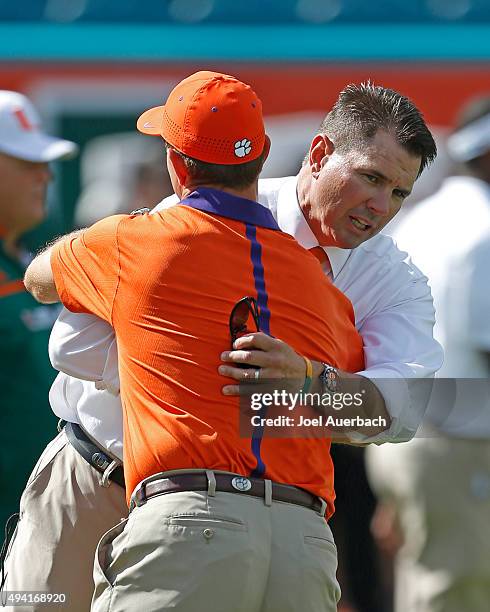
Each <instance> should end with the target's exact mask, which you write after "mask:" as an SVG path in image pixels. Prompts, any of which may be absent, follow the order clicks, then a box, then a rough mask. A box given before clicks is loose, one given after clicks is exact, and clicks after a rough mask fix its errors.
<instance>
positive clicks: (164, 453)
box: [51, 189, 363, 514]
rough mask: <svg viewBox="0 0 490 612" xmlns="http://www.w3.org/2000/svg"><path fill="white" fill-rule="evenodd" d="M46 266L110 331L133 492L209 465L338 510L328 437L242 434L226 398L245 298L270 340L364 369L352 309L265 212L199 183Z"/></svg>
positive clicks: (115, 222) (71, 298)
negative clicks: (226, 367)
mask: <svg viewBox="0 0 490 612" xmlns="http://www.w3.org/2000/svg"><path fill="white" fill-rule="evenodd" d="M51 265H52V269H53V273H54V278H55V282H56V287H57V289H58V293H59V296H60V298H61V300H62V302H63V304H64V305H65V306H66V307H67V308H68V309H69V310H71V311H72V312H86V313H93V314H95V315H97V316H99V317H101V318H102V319H104V320H105V321H107V322H108V323H110V324H111V325H112V326H113V327H114V330H115V333H116V337H117V344H118V351H119V372H120V379H121V399H122V404H123V410H124V469H125V477H126V485H127V492H128V498H129V496H130V495H131V493H132V491H133V489H134V488H135V487H136V485H137V484H138V483H139V482H140V481H141V480H142V479H144V478H146V477H148V476H150V475H152V474H155V473H157V472H161V471H165V470H173V469H185V468H207V469H215V470H225V471H231V472H236V473H238V474H242V475H244V476H249V475H251V474H252V473H253V474H255V475H259V476H263V477H265V478H270V479H272V480H275V481H277V482H284V483H288V484H291V485H296V486H300V487H303V488H305V489H307V490H309V491H311V492H312V493H314V494H316V495H319V496H321V497H323V498H324V499H325V500H326V501H327V504H328V513H329V514H330V513H331V512H332V511H333V499H334V490H333V466H332V461H331V459H330V452H329V451H330V441H329V440H328V439H304V438H294V439H291V438H288V439H284V438H283V439H277V438H275V439H269V438H267V437H264V438H263V439H260V440H258V441H257V440H250V439H247V438H243V437H240V433H239V422H238V421H239V410H238V398H236V397H228V396H224V395H223V394H222V392H221V389H222V386H223V384H225V379H223V378H222V377H220V376H219V375H218V373H217V369H218V366H219V365H220V363H221V360H220V354H221V352H222V351H223V350H227V349H229V347H230V337H229V328H228V320H229V316H230V312H231V310H232V308H233V306H234V304H235V303H236V302H237V301H238V300H240V299H241V298H242V297H244V296H247V295H248V296H254V297H256V299H257V301H258V304H259V307H260V312H261V316H260V327H261V330H262V331H264V332H265V333H268V334H271V335H273V336H275V337H277V338H280V339H282V340H284V341H285V342H287V343H288V344H290V345H291V346H292V347H293V348H294V349H295V350H296V351H297V352H298V353H301V354H304V355H306V356H308V357H310V358H311V359H315V360H322V361H326V362H329V363H331V364H333V365H336V366H338V367H340V368H342V369H347V370H350V371H356V370H358V369H362V367H363V357H362V341H361V339H360V337H359V335H358V333H357V331H356V329H355V327H354V314H353V309H352V305H351V303H350V302H349V300H348V299H347V298H346V297H345V296H344V295H343V294H342V293H341V292H340V291H339V290H338V289H336V288H335V287H334V286H333V285H332V284H331V283H330V281H329V280H328V279H327V278H326V277H325V275H324V274H323V272H322V270H321V267H320V265H319V263H318V262H317V260H316V259H315V258H314V257H313V256H312V255H311V254H310V253H308V251H306V250H305V249H303V248H302V247H301V246H300V245H299V244H298V243H297V242H296V241H295V240H294V239H293V238H292V237H291V236H289V235H288V234H285V233H283V232H281V231H280V230H279V228H278V226H277V224H276V222H275V220H274V218H273V217H272V215H271V213H270V211H269V210H267V209H266V208H264V207H262V206H261V205H260V204H257V203H256V202H252V201H249V200H245V199H243V198H238V197H235V196H232V195H230V194H227V193H224V192H221V191H216V190H213V189H199V191H196V192H194V193H193V194H191V195H190V196H189V197H188V198H187V199H186V200H184V201H182V202H181V203H180V204H178V205H176V206H174V207H172V208H170V209H167V210H164V211H162V212H159V213H156V214H152V215H142V216H141V215H138V216H122V215H118V216H114V217H109V218H107V219H104V220H103V221H100V222H99V223H96V224H95V225H94V226H92V227H91V228H89V229H87V230H85V231H84V232H83V233H82V234H81V235H79V236H78V237H76V238H69V239H67V240H65V241H63V242H61V243H59V244H58V245H57V246H56V247H55V248H54V249H53V253H52V257H51Z"/></svg>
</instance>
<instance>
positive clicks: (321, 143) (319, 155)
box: [308, 134, 335, 178]
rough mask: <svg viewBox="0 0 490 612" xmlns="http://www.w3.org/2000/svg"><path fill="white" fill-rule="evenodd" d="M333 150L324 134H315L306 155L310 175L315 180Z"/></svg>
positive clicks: (330, 142) (332, 145)
mask: <svg viewBox="0 0 490 612" xmlns="http://www.w3.org/2000/svg"><path fill="white" fill-rule="evenodd" d="M334 150H335V145H334V144H333V142H332V141H331V140H330V138H329V137H328V136H327V135H326V134H317V135H316V136H315V137H314V138H313V140H312V141H311V145H310V151H309V153H308V162H309V164H310V169H311V174H312V176H314V177H315V178H316V177H317V176H318V175H319V174H320V170H321V169H322V168H323V166H324V165H325V163H326V162H327V160H328V158H329V157H330V155H332V153H333V152H334Z"/></svg>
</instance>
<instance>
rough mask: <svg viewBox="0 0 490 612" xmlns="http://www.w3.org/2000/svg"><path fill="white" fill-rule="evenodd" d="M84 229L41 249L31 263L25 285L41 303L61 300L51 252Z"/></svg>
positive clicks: (52, 302) (26, 274) (25, 277)
mask: <svg viewBox="0 0 490 612" xmlns="http://www.w3.org/2000/svg"><path fill="white" fill-rule="evenodd" d="M82 231H83V230H77V231H75V232H71V233H70V234H67V235H66V236H62V237H61V238H58V239H57V240H56V241H55V242H53V243H51V244H50V245H49V246H47V247H46V248H45V249H44V250H42V251H40V252H39V253H38V254H37V255H36V257H34V259H33V260H32V261H31V263H30V264H29V267H28V268H27V270H26V273H25V276H24V285H25V288H26V289H27V291H29V293H30V294H31V295H32V297H33V298H34V299H36V300H37V301H38V302H41V304H54V303H56V302H59V301H60V296H59V295H58V290H57V288H56V285H55V282H54V276H53V271H52V269H51V253H52V251H53V248H54V247H55V246H56V245H57V244H58V243H60V242H63V241H64V240H68V239H70V238H75V237H76V236H78V235H80V234H81V232H82Z"/></svg>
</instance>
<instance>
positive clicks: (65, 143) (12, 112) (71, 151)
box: [0, 90, 78, 162]
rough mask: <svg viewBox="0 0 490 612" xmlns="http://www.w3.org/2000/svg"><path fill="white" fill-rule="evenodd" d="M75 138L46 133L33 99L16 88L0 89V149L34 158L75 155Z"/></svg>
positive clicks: (62, 157)
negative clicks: (71, 139) (70, 138)
mask: <svg viewBox="0 0 490 612" xmlns="http://www.w3.org/2000/svg"><path fill="white" fill-rule="evenodd" d="M77 151H78V147H77V145H76V144H75V143H74V142H71V141H69V140H63V139H61V138H56V137H55V136H48V135H47V134H45V133H44V132H42V131H41V120H40V118H39V115H38V113H37V111H36V109H35V108H34V105H33V104H32V102H31V101H30V100H29V99H28V98H26V97H25V96H24V95H22V94H21V93H19V92H17V91H6V90H0V152H1V153H6V154H7V155H11V156H12V157H17V158H19V159H25V160H27V161H33V162H50V161H54V160H56V159H66V158H69V157H73V156H74V155H76V153H77Z"/></svg>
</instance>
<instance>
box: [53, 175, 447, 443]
mask: <svg viewBox="0 0 490 612" xmlns="http://www.w3.org/2000/svg"><path fill="white" fill-rule="evenodd" d="M296 183H297V177H287V178H280V179H262V180H260V181H259V202H260V203H261V204H262V205H264V206H266V207H267V208H269V209H270V211H271V212H272V214H273V215H274V217H275V218H276V220H277V222H278V224H279V226H280V227H281V229H282V230H283V231H285V232H286V233H289V234H291V235H292V236H293V237H294V238H296V240H297V241H298V242H299V243H300V244H301V245H302V246H303V247H305V248H307V249H309V248H312V247H315V246H318V241H317V240H316V238H315V236H314V234H313V233H312V231H311V229H310V228H309V226H308V224H307V222H306V220H305V218H304V216H303V214H302V212H301V209H300V207H299V204H298V200H297V196H296ZM177 202H178V199H177V197H176V196H175V195H174V196H170V197H169V198H166V199H165V200H163V202H161V203H160V204H159V205H157V207H156V208H155V209H154V211H159V210H162V209H164V208H168V207H170V206H173V205H175V204H176V203H177ZM325 252H326V253H327V255H328V258H329V261H330V264H331V267H332V277H333V278H332V280H333V282H334V284H335V285H336V286H337V287H338V288H339V289H340V290H341V291H343V292H344V293H345V294H346V295H347V297H348V298H349V299H350V300H351V302H352V303H353V306H354V311H355V318H356V326H357V329H358V330H359V332H360V334H361V335H362V338H363V341H364V356H365V370H363V371H362V372H359V374H361V375H363V376H366V377H368V378H370V379H371V380H372V381H373V382H374V383H375V384H376V385H377V386H378V388H379V389H380V391H381V392H382V394H383V397H384V399H385V402H386V407H387V410H388V412H389V414H390V416H391V418H392V423H391V426H390V428H389V429H388V430H387V431H385V432H382V433H381V434H378V435H377V436H373V437H372V438H369V439H368V438H361V437H359V438H358V439H356V441H359V442H377V443H381V442H386V441H403V440H407V439H410V438H411V437H412V436H413V435H414V433H415V431H416V430H417V427H418V425H419V423H420V421H421V419H422V416H423V414H424V411H425V407H426V398H425V397H424V394H425V391H424V390H421V389H420V388H419V386H417V385H416V384H410V381H414V380H415V379H416V378H430V377H431V376H433V375H434V373H435V372H436V371H437V369H438V368H439V367H440V366H441V363H442V349H441V347H440V346H439V344H438V343H437V342H436V341H435V340H434V339H433V336H432V328H433V325H434V308H433V303H432V296H431V293H430V289H429V287H428V285H427V279H426V277H425V276H424V275H423V274H422V273H421V272H420V270H418V269H417V268H416V267H415V266H414V265H413V264H412V263H411V261H410V259H409V258H408V256H407V254H406V253H402V252H400V251H399V250H398V249H397V247H396V246H395V245H394V243H393V241H392V240H391V238H389V237H387V236H383V235H377V236H375V237H373V238H371V239H370V240H368V241H367V242H365V243H363V244H362V245H360V246H359V247H357V248H356V249H353V250H348V249H339V248H336V247H325ZM79 317H80V315H75V314H71V313H69V312H68V311H64V313H63V314H62V315H61V317H60V321H59V322H57V323H56V324H55V326H54V328H53V332H52V337H51V342H50V355H51V358H52V360H53V364H55V367H56V368H57V369H59V370H61V371H64V372H68V373H69V374H71V375H73V376H78V377H79V378H84V379H90V380H93V381H97V386H98V387H99V388H102V387H103V386H104V384H105V383H106V378H107V382H109V384H110V387H111V389H112V391H114V390H115V384H114V373H115V372H117V362H116V361H115V357H116V350H115V343H114V344H111V343H112V341H113V336H112V337H111V336H110V333H109V330H108V329H107V327H108V326H107V324H106V323H104V322H102V321H98V320H96V318H95V317H92V316H91V315H84V317H89V318H91V320H90V322H89V321H87V319H85V321H82V320H81V319H80V318H79ZM60 322H61V328H60V324H59V323H60ZM95 325H100V326H101V329H100V334H98V335H97V334H95V332H96V327H95ZM94 334H95V337H94ZM110 347H112V354H111V355H109V356H107V351H108V350H109V348H110ZM103 351H105V352H103ZM407 381H409V382H407ZM118 416H119V418H121V416H120V415H118ZM78 417H79V418H78V420H77V421H76V422H79V423H80V424H81V425H82V426H83V427H85V428H87V425H86V423H85V422H83V417H82V415H80V414H78ZM104 419H105V417H104ZM108 419H109V417H107V419H105V420H106V426H107V425H108V423H107V420H108ZM88 433H89V434H90V435H91V436H92V437H94V438H95V439H97V440H99V442H100V443H101V444H102V445H104V438H103V437H98V436H99V431H96V430H94V429H93V426H92V428H91V429H90V430H88Z"/></svg>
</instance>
